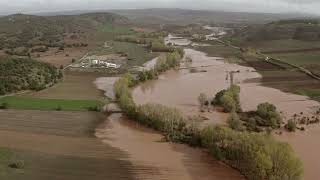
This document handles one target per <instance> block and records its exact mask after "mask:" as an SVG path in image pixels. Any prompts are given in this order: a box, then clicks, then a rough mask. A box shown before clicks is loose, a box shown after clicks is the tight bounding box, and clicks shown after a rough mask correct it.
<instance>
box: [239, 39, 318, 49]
mask: <svg viewBox="0 0 320 180" xmlns="http://www.w3.org/2000/svg"><path fill="white" fill-rule="evenodd" d="M242 45H243V46H244V47H254V48H256V49H259V50H261V51H280V50H288V49H290V50H296V49H308V48H319V47H320V42H318V41H301V40H294V39H281V40H269V41H258V42H245V43H244V44H242Z"/></svg>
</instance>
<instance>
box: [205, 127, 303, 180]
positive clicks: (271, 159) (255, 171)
mask: <svg viewBox="0 0 320 180" xmlns="http://www.w3.org/2000/svg"><path fill="white" fill-rule="evenodd" d="M201 142H202V145H203V147H206V148H208V149H209V150H210V152H211V154H212V155H213V156H214V157H215V158H217V159H219V160H222V161H223V162H225V163H227V164H229V165H230V166H232V167H234V168H236V169H238V170H239V171H240V172H241V173H243V174H244V175H245V176H246V177H247V178H248V179H249V180H250V179H252V180H254V179H274V180H283V179H287V180H288V179H291V180H298V179H301V178H302V174H303V165H302V163H301V161H300V160H299V159H298V158H297V157H296V155H295V154H294V151H293V150H292V148H291V147H290V146H289V145H288V144H286V143H282V142H277V141H276V140H275V139H274V138H273V137H272V136H269V135H266V134H258V133H249V132H239V131H233V130H231V129H229V128H226V127H221V126H212V127H207V128H205V129H204V130H202V131H201Z"/></svg>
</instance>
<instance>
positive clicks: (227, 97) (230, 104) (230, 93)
mask: <svg viewBox="0 0 320 180" xmlns="http://www.w3.org/2000/svg"><path fill="white" fill-rule="evenodd" d="M239 94H240V87H239V86H237V85H232V86H231V87H230V88H228V89H227V90H222V91H220V92H218V93H217V94H216V96H215V98H214V102H213V103H214V104H216V105H220V106H222V107H223V108H224V111H225V112H232V111H236V112H241V107H240V97H239Z"/></svg>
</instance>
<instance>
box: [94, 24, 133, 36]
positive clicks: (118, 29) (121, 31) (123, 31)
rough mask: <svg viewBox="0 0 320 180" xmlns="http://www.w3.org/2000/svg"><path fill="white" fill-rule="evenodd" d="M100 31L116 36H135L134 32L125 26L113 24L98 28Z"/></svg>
mask: <svg viewBox="0 0 320 180" xmlns="http://www.w3.org/2000/svg"><path fill="white" fill-rule="evenodd" d="M98 30H99V31H101V32H105V33H113V34H116V35H127V34H134V33H135V32H134V30H132V29H130V28H128V27H125V26H118V25H113V24H105V25H102V26H100V27H99V28H98Z"/></svg>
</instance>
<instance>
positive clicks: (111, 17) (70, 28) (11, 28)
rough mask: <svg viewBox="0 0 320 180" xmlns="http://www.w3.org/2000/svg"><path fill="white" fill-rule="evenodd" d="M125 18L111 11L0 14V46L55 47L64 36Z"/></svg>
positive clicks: (120, 22) (62, 41)
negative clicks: (58, 13) (51, 14)
mask: <svg viewBox="0 0 320 180" xmlns="http://www.w3.org/2000/svg"><path fill="white" fill-rule="evenodd" d="M127 22H128V19H127V18H125V17H123V16H120V15H116V14H112V13H88V14H81V15H68V16H67V15H63V16H34V15H24V14H16V15H10V16H3V17H0V48H1V49H2V48H17V47H33V46H40V45H45V46H47V47H59V46H61V44H63V43H64V36H65V35H67V34H70V33H73V34H74V35H75V36H77V35H79V34H83V33H86V32H88V31H91V30H96V29H97V27H99V26H101V25H105V24H125V23H127Z"/></svg>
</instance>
